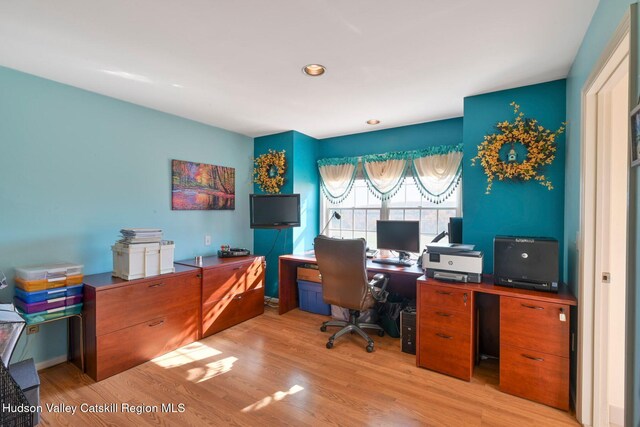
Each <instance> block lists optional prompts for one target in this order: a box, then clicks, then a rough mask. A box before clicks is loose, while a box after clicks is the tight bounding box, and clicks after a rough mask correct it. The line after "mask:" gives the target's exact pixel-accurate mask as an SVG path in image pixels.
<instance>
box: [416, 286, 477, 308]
mask: <svg viewBox="0 0 640 427" xmlns="http://www.w3.org/2000/svg"><path fill="white" fill-rule="evenodd" d="M420 302H421V306H423V307H424V306H427V305H429V306H434V307H438V308H443V309H450V310H457V311H462V312H467V313H470V309H471V292H469V291H465V290H462V289H454V288H449V287H445V286H436V285H430V284H423V285H421V286H420Z"/></svg>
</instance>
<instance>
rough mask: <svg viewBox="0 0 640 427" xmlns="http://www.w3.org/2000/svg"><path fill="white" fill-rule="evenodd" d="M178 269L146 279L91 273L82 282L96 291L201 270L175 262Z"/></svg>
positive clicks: (109, 273)
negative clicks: (127, 278)
mask: <svg viewBox="0 0 640 427" xmlns="http://www.w3.org/2000/svg"><path fill="white" fill-rule="evenodd" d="M174 267H175V269H176V271H175V273H168V274H161V275H159V276H152V277H145V278H144V279H134V280H124V279H120V278H119V277H113V276H112V275H111V272H108V273H100V274H90V275H88V276H84V279H83V281H82V283H84V285H85V286H88V287H91V288H94V289H95V290H96V291H103V290H107V289H112V288H118V287H121V286H126V285H133V284H137V283H146V282H153V281H157V280H163V279H166V278H173V277H178V276H181V275H185V274H189V273H197V272H198V271H200V270H199V269H198V268H193V267H189V266H186V265H179V264H174Z"/></svg>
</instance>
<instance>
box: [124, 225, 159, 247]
mask: <svg viewBox="0 0 640 427" xmlns="http://www.w3.org/2000/svg"><path fill="white" fill-rule="evenodd" d="M120 234H122V239H120V240H119V242H120V243H124V244H127V245H130V244H136V243H160V242H162V230H161V229H159V228H123V229H122V230H120Z"/></svg>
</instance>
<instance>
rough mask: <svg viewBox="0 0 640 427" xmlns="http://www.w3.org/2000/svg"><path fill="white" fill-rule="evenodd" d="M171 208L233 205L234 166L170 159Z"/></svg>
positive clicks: (234, 202)
mask: <svg viewBox="0 0 640 427" xmlns="http://www.w3.org/2000/svg"><path fill="white" fill-rule="evenodd" d="M171 182H172V192H171V209H173V210H232V209H235V208H236V170H235V169H234V168H228V167H224V166H214V165H208V164H205V163H194V162H186V161H183V160H173V161H172V162H171Z"/></svg>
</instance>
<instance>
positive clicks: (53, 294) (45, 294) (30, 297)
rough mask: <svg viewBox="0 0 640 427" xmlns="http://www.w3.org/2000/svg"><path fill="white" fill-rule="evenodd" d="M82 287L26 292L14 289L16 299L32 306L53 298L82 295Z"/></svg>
mask: <svg viewBox="0 0 640 427" xmlns="http://www.w3.org/2000/svg"><path fill="white" fill-rule="evenodd" d="M83 286H84V285H74V286H67V287H64V288H55V289H46V290H44V291H35V292H27V291H25V290H22V289H20V288H18V287H16V289H15V291H16V297H18V298H20V299H21V300H22V301H24V302H26V303H28V304H33V303H34V302H42V301H48V300H50V299H54V298H62V297H65V298H66V297H73V296H76V295H82V288H83Z"/></svg>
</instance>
